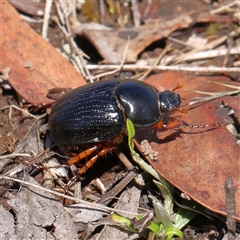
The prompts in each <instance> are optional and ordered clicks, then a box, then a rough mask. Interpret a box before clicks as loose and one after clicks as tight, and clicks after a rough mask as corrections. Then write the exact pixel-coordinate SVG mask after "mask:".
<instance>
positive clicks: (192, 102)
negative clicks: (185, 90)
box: [188, 90, 240, 105]
mask: <svg viewBox="0 0 240 240" xmlns="http://www.w3.org/2000/svg"><path fill="white" fill-rule="evenodd" d="M194 92H196V93H201V94H206V95H210V96H207V97H201V98H199V99H198V100H195V101H191V102H190V103H189V104H188V105H194V104H197V103H200V102H205V101H209V100H213V99H216V98H219V97H224V96H230V95H233V94H238V93H240V90H231V91H223V92H215V93H212V92H202V91H194Z"/></svg>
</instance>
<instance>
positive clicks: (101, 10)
mask: <svg viewBox="0 0 240 240" xmlns="http://www.w3.org/2000/svg"><path fill="white" fill-rule="evenodd" d="M98 5H99V13H100V21H101V24H103V25H104V23H105V21H104V14H105V5H104V0H98Z"/></svg>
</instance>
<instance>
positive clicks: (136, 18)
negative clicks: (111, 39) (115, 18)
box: [131, 0, 141, 27]
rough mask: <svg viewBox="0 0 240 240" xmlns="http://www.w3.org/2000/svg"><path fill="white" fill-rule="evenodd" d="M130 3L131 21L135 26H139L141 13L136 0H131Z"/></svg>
mask: <svg viewBox="0 0 240 240" xmlns="http://www.w3.org/2000/svg"><path fill="white" fill-rule="evenodd" d="M131 5H132V8H131V9H132V15H133V23H134V26H135V27H139V26H140V23H141V19H140V17H141V14H140V12H139V8H138V1H136V0H131Z"/></svg>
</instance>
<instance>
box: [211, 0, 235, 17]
mask: <svg viewBox="0 0 240 240" xmlns="http://www.w3.org/2000/svg"><path fill="white" fill-rule="evenodd" d="M235 4H239V0H235V1H233V2H230V3H228V4H226V5H223V6H221V7H219V8H217V9H214V10H212V11H210V13H211V14H216V13H220V12H223V11H225V10H226V9H228V8H230V7H232V6H234V5H235Z"/></svg>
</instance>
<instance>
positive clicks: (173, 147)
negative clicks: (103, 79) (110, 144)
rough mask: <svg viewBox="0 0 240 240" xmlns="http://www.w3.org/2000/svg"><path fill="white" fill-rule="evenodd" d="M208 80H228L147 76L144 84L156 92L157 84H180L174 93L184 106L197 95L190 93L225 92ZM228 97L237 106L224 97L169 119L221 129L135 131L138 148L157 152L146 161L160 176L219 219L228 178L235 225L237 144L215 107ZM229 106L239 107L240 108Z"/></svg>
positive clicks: (239, 214)
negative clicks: (233, 192)
mask: <svg viewBox="0 0 240 240" xmlns="http://www.w3.org/2000/svg"><path fill="white" fill-rule="evenodd" d="M208 81H218V82H226V81H228V83H229V84H231V82H230V81H229V79H228V78H227V77H197V76H191V75H188V74H184V73H162V74H158V75H155V76H153V77H150V78H148V79H147V81H146V82H147V83H150V84H152V85H154V86H155V87H156V88H157V89H159V88H160V86H161V87H164V88H166V89H171V88H174V87H175V86H176V85H178V84H179V83H180V82H182V83H183V84H184V87H183V88H182V89H180V90H177V92H178V93H179V94H180V95H181V96H182V97H184V98H185V99H186V101H184V102H189V101H190V100H191V98H192V97H194V96H195V97H196V96H202V95H200V94H197V93H195V92H193V91H192V90H201V91H208V92H213V91H223V90H229V89H226V87H223V86H219V85H215V84H213V83H209V82H208ZM232 98H236V99H234V101H233V102H238V103H239V100H240V97H239V96H237V97H231V96H226V97H222V98H219V99H215V100H212V101H209V102H204V103H202V104H199V105H197V106H192V107H191V108H190V109H189V112H188V113H187V114H184V115H183V114H180V113H178V112H177V113H175V114H174V115H175V117H174V118H173V120H176V119H179V120H184V121H186V122H188V123H191V124H194V125H203V124H208V123H212V122H220V123H221V128H203V129H192V128H188V127H185V128H181V129H176V130H174V129H171V130H165V131H162V130H158V131H154V132H153V130H152V129H143V130H141V129H138V131H137V135H136V140H137V142H138V144H140V143H141V141H142V140H144V139H147V140H148V142H149V144H150V147H151V148H152V150H153V151H157V152H158V160H157V161H152V160H151V159H149V158H148V161H149V162H150V164H151V165H152V166H153V167H154V168H155V170H156V171H157V172H158V173H159V174H160V175H161V176H163V177H164V178H165V179H167V180H168V181H169V182H171V183H172V184H173V185H174V186H176V187H177V188H179V189H180V190H181V191H182V192H184V193H186V194H187V195H188V196H190V197H191V198H192V199H194V200H195V201H197V202H198V203H200V204H202V205H203V206H205V207H207V208H208V209H210V210H212V211H214V212H217V213H219V214H222V215H226V197H225V191H224V183H225V181H226V180H227V179H228V178H232V180H233V185H234V186H235V187H236V189H237V191H236V195H235V200H236V218H237V220H238V221H240V186H239V184H240V146H239V145H237V144H236V142H237V139H236V138H235V137H234V136H233V135H232V134H231V133H230V132H229V131H228V130H227V129H226V125H227V124H229V123H233V119H232V118H230V117H229V116H228V111H226V109H222V108H218V107H219V106H220V105H221V103H222V101H224V102H228V103H229V104H228V105H229V106H231V102H232V101H231V100H232ZM183 104H184V103H183ZM234 107H237V108H239V105H237V104H235V105H234ZM185 108H187V107H185ZM237 111H238V112H239V109H238V110H237ZM181 115H182V116H181ZM138 147H139V148H140V146H139V145H138Z"/></svg>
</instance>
